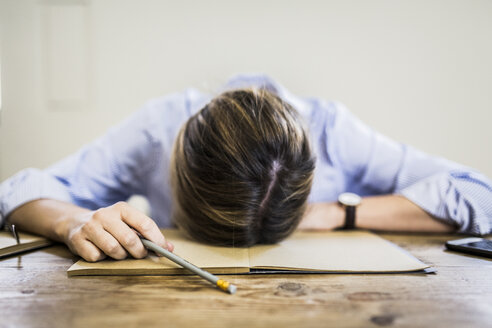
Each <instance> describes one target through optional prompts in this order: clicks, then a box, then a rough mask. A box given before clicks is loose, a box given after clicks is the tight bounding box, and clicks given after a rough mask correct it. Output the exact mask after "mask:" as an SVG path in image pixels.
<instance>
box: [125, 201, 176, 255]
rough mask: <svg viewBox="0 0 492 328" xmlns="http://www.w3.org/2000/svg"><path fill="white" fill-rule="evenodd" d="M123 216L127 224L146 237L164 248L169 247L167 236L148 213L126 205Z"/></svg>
mask: <svg viewBox="0 0 492 328" xmlns="http://www.w3.org/2000/svg"><path fill="white" fill-rule="evenodd" d="M121 218H122V220H123V221H124V222H125V223H126V224H128V225H129V226H131V227H132V228H134V229H135V230H136V231H138V232H139V233H140V234H141V235H142V236H143V237H144V238H147V239H148V240H150V241H152V242H154V243H156V244H157V245H159V246H161V247H163V248H166V249H167V248H168V244H167V243H166V238H164V236H163V235H162V233H161V231H160V230H159V227H158V226H157V224H156V223H155V222H154V220H152V219H151V218H149V217H148V216H147V215H145V214H143V213H142V212H140V211H138V210H136V209H134V208H133V207H131V206H128V205H126V206H122V208H121Z"/></svg>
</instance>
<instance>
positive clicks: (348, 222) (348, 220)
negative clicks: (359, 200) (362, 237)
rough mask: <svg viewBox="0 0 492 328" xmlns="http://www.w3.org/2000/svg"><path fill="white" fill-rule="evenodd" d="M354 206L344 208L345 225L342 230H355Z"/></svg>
mask: <svg viewBox="0 0 492 328" xmlns="http://www.w3.org/2000/svg"><path fill="white" fill-rule="evenodd" d="M355 209H356V207H355V206H345V225H344V226H343V228H344V229H354V228H355Z"/></svg>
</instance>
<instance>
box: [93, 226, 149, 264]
mask: <svg viewBox="0 0 492 328" xmlns="http://www.w3.org/2000/svg"><path fill="white" fill-rule="evenodd" d="M102 224H103V227H104V229H105V230H106V231H108V232H109V233H111V235H113V237H114V238H115V239H116V240H117V241H118V243H119V244H121V246H122V247H124V249H126V250H127V251H128V253H130V254H131V255H132V256H133V257H134V258H137V259H139V258H144V257H146V256H147V249H146V248H145V246H144V245H143V244H142V242H141V241H140V238H139V237H138V235H137V234H136V232H135V231H134V230H133V229H132V228H130V227H129V226H128V225H127V224H126V223H125V222H123V221H121V220H110V221H109V220H108V221H105V222H103V223H102Z"/></svg>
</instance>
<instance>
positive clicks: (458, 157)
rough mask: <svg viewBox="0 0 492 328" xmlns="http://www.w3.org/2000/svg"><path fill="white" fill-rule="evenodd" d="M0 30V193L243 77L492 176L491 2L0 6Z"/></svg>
mask: <svg viewBox="0 0 492 328" xmlns="http://www.w3.org/2000/svg"><path fill="white" fill-rule="evenodd" d="M0 28H1V44H0V54H1V57H0V65H1V87H2V92H1V95H2V109H1V112H0V115H1V126H0V156H1V158H0V180H3V179H5V178H7V177H8V176H10V175H12V174H13V173H15V172H16V171H18V170H20V169H22V168H25V167H41V168H42V167H46V166H48V165H49V164H50V163H53V162H54V161H56V160H59V159H61V158H63V157H64V156H66V155H68V154H70V153H72V152H74V151H75V150H77V149H78V148H79V147H80V146H81V145H83V144H84V143H85V142H88V141H90V140H92V139H93V138H95V137H96V136H98V135H100V134H102V133H103V132H104V131H105V130H106V128H107V127H108V126H110V125H111V124H114V123H116V122H118V121H119V120H121V119H122V118H123V117H125V116H127V115H128V114H129V113H131V112H132V111H134V110H136V109H137V108H138V107H139V106H141V105H142V104H143V103H144V102H145V101H146V100H147V99H149V98H151V97H155V96H160V95H163V94H166V93H169V92H175V91H180V90H182V89H183V88H185V87H189V86H194V87H198V88H203V89H205V90H214V88H215V87H217V86H219V85H220V83H221V82H223V81H225V80H226V79H227V78H228V77H230V76H231V75H233V74H234V73H238V72H265V73H267V74H270V75H271V76H273V77H274V78H276V79H277V80H278V81H280V82H281V83H283V84H284V85H286V86H287V87H288V88H289V89H291V90H292V91H294V92H296V93H298V94H301V95H315V96H319V97H324V98H328V99H337V100H340V101H342V102H344V103H345V104H347V105H348V107H349V108H351V110H352V111H353V112H355V113H356V114H357V115H358V116H359V117H361V118H362V119H363V120H364V121H366V122H367V123H368V124H370V125H372V126H373V127H375V128H376V129H378V130H380V131H382V132H383V133H385V134H387V135H389V136H391V137H393V138H394V139H396V140H399V141H402V142H406V143H410V144H412V145H414V146H416V147H418V148H421V149H423V150H425V151H427V152H430V153H433V154H438V155H442V156H445V157H448V158H450V159H452V160H455V161H459V162H462V163H465V164H467V165H470V166H473V167H476V168H478V169H480V170H481V171H483V172H484V173H485V174H487V175H488V176H492V165H491V164H490V163H492V151H491V140H492V129H491V128H490V126H491V123H492V1H489V0H460V1H457V0H423V1H394V0H377V1H363V0H361V1H345V0H344V1H342V0H341V1H327V0H325V1H306V0H304V1H257V0H254V1H253V0H248V1H157V0H155V1H150V0H146V1H137V0H133V1H132V0H124V1H123V0H92V1H88V0H87V1H84V0H44V1H43V0H0Z"/></svg>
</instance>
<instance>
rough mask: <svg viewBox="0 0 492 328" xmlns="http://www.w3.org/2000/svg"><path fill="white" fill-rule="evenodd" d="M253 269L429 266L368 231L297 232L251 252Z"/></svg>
mask: <svg viewBox="0 0 492 328" xmlns="http://www.w3.org/2000/svg"><path fill="white" fill-rule="evenodd" d="M249 256H250V264H251V267H252V268H264V269H298V270H309V271H312V270H316V271H334V272H402V271H417V270H422V269H425V268H428V267H429V266H428V265H426V264H424V263H422V262H420V261H419V260H417V259H416V258H415V257H413V256H412V255H410V254H409V253H407V252H406V251H404V250H403V249H401V248H400V247H398V246H396V245H394V244H393V243H390V242H389V241H386V240H384V239H383V238H381V237H379V236H377V235H375V234H373V233H371V232H367V231H331V232H296V233H294V234H293V235H292V236H291V237H289V238H288V239H286V240H284V241H282V242H280V243H279V244H276V245H262V246H255V247H252V248H251V249H250V255H249Z"/></svg>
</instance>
